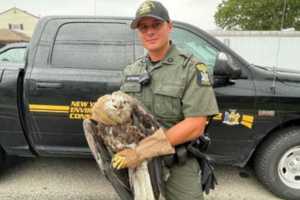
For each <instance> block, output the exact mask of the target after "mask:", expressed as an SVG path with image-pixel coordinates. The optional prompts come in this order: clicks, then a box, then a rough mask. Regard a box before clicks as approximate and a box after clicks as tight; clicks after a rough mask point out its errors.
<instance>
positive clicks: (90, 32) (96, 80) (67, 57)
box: [25, 19, 134, 155]
mask: <svg viewBox="0 0 300 200" xmlns="http://www.w3.org/2000/svg"><path fill="white" fill-rule="evenodd" d="M62 21H63V20H62V19H60V20H52V21H50V22H48V26H49V27H50V28H49V30H48V29H47V28H46V29H45V31H44V32H45V34H44V35H42V39H41V41H40V43H39V45H38V47H37V53H36V57H35V62H34V64H33V67H32V71H31V73H30V74H29V75H27V77H26V80H25V82H26V92H27V94H26V96H27V97H28V104H29V121H30V122H29V124H30V125H31V129H32V130H31V132H32V133H33V135H32V140H34V143H35V144H36V150H37V152H38V153H40V154H57V153H58V154H67V155H68V154H71V155H73V154H74V155H79V154H87V153H89V150H88V148H87V144H86V141H85V137H84V134H83V130H82V120H83V119H84V118H87V117H89V116H90V112H91V107H92V105H93V103H94V102H95V101H96V100H97V98H98V97H100V96H102V95H104V94H107V93H111V92H112V91H115V90H118V89H119V86H120V81H121V70H122V68H123V67H125V66H126V65H128V64H129V63H132V62H133V59H134V55H133V44H132V43H133V42H132V38H133V32H132V31H131V30H130V28H129V25H128V24H127V21H126V20H123V21H116V20H115V21H114V20H110V21H109V20H104V21H99V20H98V21H97V20H95V19H94V20H92V19H89V20H86V21H84V20H83V19H81V20H78V21H76V20H74V19H73V20H72V19H69V20H65V21H63V22H62ZM51 30H55V31H53V32H51ZM47 31H48V32H47ZM52 38H54V39H52Z"/></svg>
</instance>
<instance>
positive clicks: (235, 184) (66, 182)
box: [0, 158, 279, 200]
mask: <svg viewBox="0 0 300 200" xmlns="http://www.w3.org/2000/svg"><path fill="white" fill-rule="evenodd" d="M216 172H217V177H218V182H219V185H218V186H217V188H216V189H215V190H214V191H212V192H211V193H210V195H209V196H206V200H278V199H279V198H276V197H275V196H274V195H273V194H271V193H270V192H269V191H267V190H266V189H265V188H264V187H263V186H262V185H261V184H260V183H259V182H258V181H257V180H256V178H255V176H254V175H253V172H252V171H251V170H250V171H249V170H248V171H247V174H249V177H246V178H243V177H241V176H240V175H239V174H240V169H239V168H235V167H228V166H217V169H216ZM0 199H1V200H15V199H16V200H19V199H22V200H37V199H38V200H54V199H55V200H57V199H58V200H60V199H63V200H71V199H72V200H117V199H118V197H117V196H116V194H115V193H114V191H113V189H112V187H111V186H110V185H109V184H108V182H107V181H106V180H105V178H104V177H103V176H102V175H101V173H100V171H99V170H98V168H97V166H96V163H95V162H94V161H93V160H91V159H78V158H38V159H32V158H10V159H8V162H7V163H6V164H5V165H4V166H2V168H1V172H0Z"/></svg>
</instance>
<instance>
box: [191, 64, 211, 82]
mask: <svg viewBox="0 0 300 200" xmlns="http://www.w3.org/2000/svg"><path fill="white" fill-rule="evenodd" d="M195 67H196V70H197V84H198V85H199V86H202V85H211V84H210V80H209V75H208V71H207V66H206V65H205V64H204V63H198V64H196V65H195Z"/></svg>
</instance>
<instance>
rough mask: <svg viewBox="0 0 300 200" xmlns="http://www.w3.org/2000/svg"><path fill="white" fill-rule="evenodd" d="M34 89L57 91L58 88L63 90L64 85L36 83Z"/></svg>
mask: <svg viewBox="0 0 300 200" xmlns="http://www.w3.org/2000/svg"><path fill="white" fill-rule="evenodd" d="M36 87H37V88H40V89H43V88H54V89H59V88H63V87H64V85H63V84H62V83H51V82H37V83H36Z"/></svg>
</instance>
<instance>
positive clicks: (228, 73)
mask: <svg viewBox="0 0 300 200" xmlns="http://www.w3.org/2000/svg"><path fill="white" fill-rule="evenodd" d="M240 76H241V68H240V67H239V66H237V65H235V64H234V63H233V62H232V58H231V57H230V56H228V55H226V54H225V53H224V52H220V53H219V54H218V56H217V59H216V64H215V67H214V77H220V78H232V79H236V78H239V77H240Z"/></svg>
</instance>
